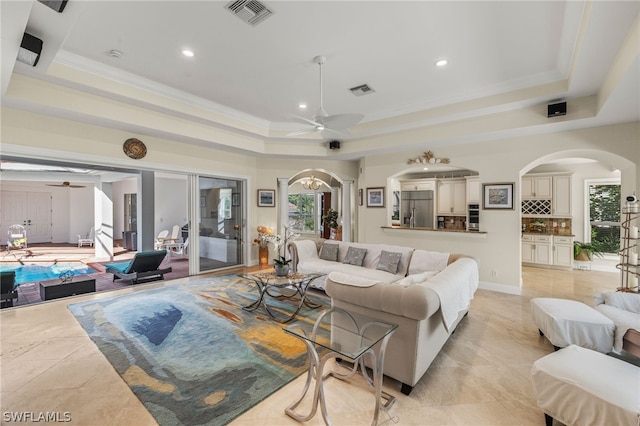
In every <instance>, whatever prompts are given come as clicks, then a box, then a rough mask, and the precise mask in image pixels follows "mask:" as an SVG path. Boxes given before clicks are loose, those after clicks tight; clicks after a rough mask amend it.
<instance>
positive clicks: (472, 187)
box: [466, 176, 480, 204]
mask: <svg viewBox="0 0 640 426" xmlns="http://www.w3.org/2000/svg"><path fill="white" fill-rule="evenodd" d="M466 179H467V204H480V179H479V178H478V176H471V177H468V178H466Z"/></svg>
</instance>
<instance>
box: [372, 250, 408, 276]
mask: <svg viewBox="0 0 640 426" xmlns="http://www.w3.org/2000/svg"><path fill="white" fill-rule="evenodd" d="M400 258H402V253H394V252H390V251H386V250H382V252H381V253H380V260H378V266H376V269H379V270H381V271H386V272H389V273H391V274H397V273H398V265H400Z"/></svg>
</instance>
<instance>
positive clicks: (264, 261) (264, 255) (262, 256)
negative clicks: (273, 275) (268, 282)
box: [258, 246, 269, 266]
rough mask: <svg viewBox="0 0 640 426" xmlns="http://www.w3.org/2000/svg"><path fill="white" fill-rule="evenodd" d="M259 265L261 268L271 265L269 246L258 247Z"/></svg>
mask: <svg viewBox="0 0 640 426" xmlns="http://www.w3.org/2000/svg"><path fill="white" fill-rule="evenodd" d="M258 264H259V265H260V266H267V265H268V264H269V246H264V247H263V246H259V247H258Z"/></svg>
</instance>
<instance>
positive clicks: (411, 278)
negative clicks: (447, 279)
mask: <svg viewBox="0 0 640 426" xmlns="http://www.w3.org/2000/svg"><path fill="white" fill-rule="evenodd" d="M436 274H437V272H436V271H425V272H423V273H421V274H413V275H407V276H406V277H404V278H402V279H401V280H398V281H396V282H394V283H393V284H396V285H403V286H409V285H413V284H417V283H421V282H423V281H426V280H428V279H429V278H431V277H433V276H434V275H436Z"/></svg>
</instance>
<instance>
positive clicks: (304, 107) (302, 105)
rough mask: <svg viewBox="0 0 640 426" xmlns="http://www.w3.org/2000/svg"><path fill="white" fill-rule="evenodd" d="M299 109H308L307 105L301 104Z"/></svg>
mask: <svg viewBox="0 0 640 426" xmlns="http://www.w3.org/2000/svg"><path fill="white" fill-rule="evenodd" d="M298 108H300V109H307V104H299V105H298Z"/></svg>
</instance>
